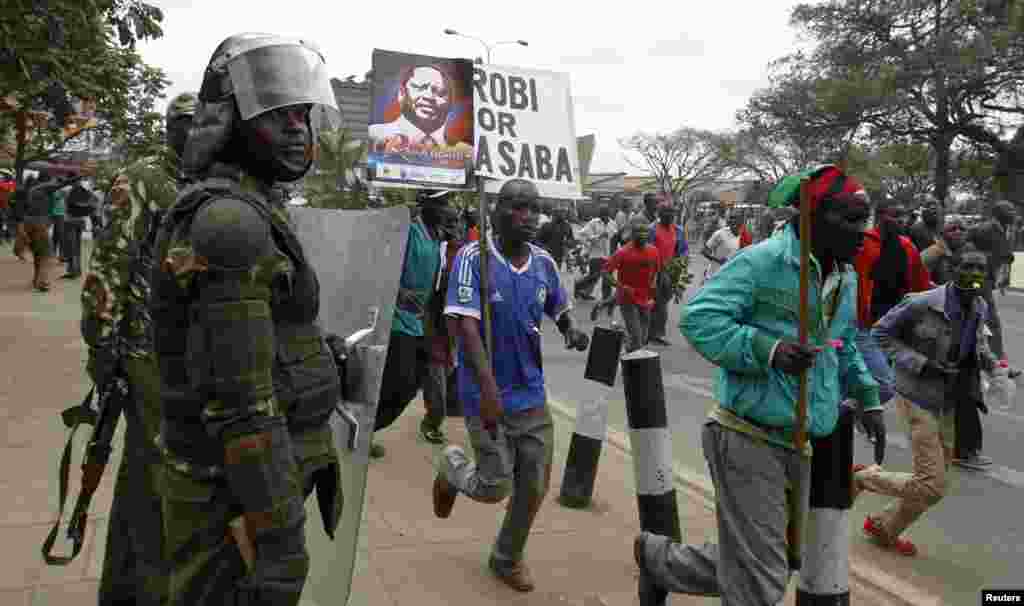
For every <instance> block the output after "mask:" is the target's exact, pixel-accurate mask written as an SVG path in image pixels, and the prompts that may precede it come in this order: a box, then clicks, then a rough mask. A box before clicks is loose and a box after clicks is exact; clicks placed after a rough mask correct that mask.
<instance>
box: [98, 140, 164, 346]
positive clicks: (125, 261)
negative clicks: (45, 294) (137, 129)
mask: <svg viewBox="0 0 1024 606" xmlns="http://www.w3.org/2000/svg"><path fill="white" fill-rule="evenodd" d="M170 165H171V164H170V162H169V159H167V158H163V157H159V156H154V157H150V158H145V159H143V160H140V161H138V162H136V163H134V164H132V165H130V166H128V167H127V168H126V169H125V170H124V171H122V172H121V174H119V175H118V176H117V178H116V179H115V180H114V185H113V188H112V189H111V191H110V199H111V211H110V223H109V225H108V227H107V229H106V230H105V231H104V233H103V235H102V237H101V238H100V239H99V240H97V241H96V242H95V248H94V250H93V254H92V258H91V260H90V263H89V270H88V273H87V275H86V278H85V284H84V287H83V289H82V319H83V322H82V332H83V335H82V336H83V338H84V339H85V341H86V343H88V344H89V346H90V347H94V348H100V349H104V348H107V347H109V346H110V345H111V343H110V340H111V337H112V335H113V332H114V328H115V326H117V325H119V324H121V323H123V322H124V321H125V318H126V317H127V318H131V320H130V321H129V322H127V325H125V326H124V327H123V331H122V333H121V336H122V337H123V338H124V340H125V342H126V343H127V345H128V346H129V348H130V350H131V351H130V353H133V354H141V353H144V352H146V351H149V350H150V345H149V336H148V333H149V324H150V317H149V311H148V308H147V304H146V303H147V299H148V297H149V276H148V275H145V272H142V271H138V270H137V269H138V268H135V269H136V270H135V271H133V266H134V265H135V257H136V255H137V254H138V253H137V251H138V250H139V246H140V243H141V242H142V240H143V239H144V238H145V237H146V234H147V233H148V231H149V226H150V222H151V221H152V220H153V216H154V213H155V212H156V211H159V210H164V209H167V208H169V207H170V206H171V205H172V204H174V199H175V197H176V196H177V189H178V184H177V181H176V180H175V178H174V177H173V176H172V174H173V173H172V172H170V171H169V170H168V167H169V166H170Z"/></svg>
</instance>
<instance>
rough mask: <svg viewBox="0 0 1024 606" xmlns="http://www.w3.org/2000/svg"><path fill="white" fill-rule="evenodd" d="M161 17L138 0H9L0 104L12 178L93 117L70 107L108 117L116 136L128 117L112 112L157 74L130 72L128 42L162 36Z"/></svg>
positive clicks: (0, 53)
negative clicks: (12, 132) (11, 143)
mask: <svg viewBox="0 0 1024 606" xmlns="http://www.w3.org/2000/svg"><path fill="white" fill-rule="evenodd" d="M162 20H163V13H162V12H161V11H160V9H158V8H156V7H153V6H151V5H149V4H146V3H145V2H141V1H139V0H91V1H90V2H81V1H80V0H50V1H42V0H21V1H19V2H12V3H8V8H5V14H4V19H3V20H2V21H0V59H2V60H0V100H2V105H0V109H2V110H4V111H6V112H9V113H11V114H13V116H14V124H15V128H16V132H17V135H16V141H15V171H16V174H17V179H18V183H19V184H20V183H21V180H22V175H23V172H24V169H25V167H26V166H27V165H28V163H29V162H32V161H36V160H47V159H51V158H52V157H53V156H54V155H55V154H57V153H59V152H60V151H61V150H62V149H64V147H65V146H66V145H67V144H68V142H70V141H71V140H73V139H75V138H77V137H79V136H81V135H82V133H83V132H85V130H86V129H87V128H91V127H92V126H93V125H94V123H93V122H91V121H89V120H88V119H85V118H82V117H80V116H75V115H74V114H75V113H76V111H80V110H82V109H83V106H91V107H95V108H98V109H99V111H100V113H101V114H103V115H105V116H107V117H109V118H113V122H111V123H110V127H109V128H110V129H111V130H110V133H111V134H112V136H114V137H115V138H116V137H117V136H118V135H119V134H121V133H120V132H119V129H121V128H123V127H124V126H125V125H126V124H130V123H131V121H130V120H127V119H124V120H122V119H121V118H119V117H121V116H124V115H125V114H128V113H129V111H130V109H131V107H132V100H133V97H132V95H133V94H134V93H137V92H138V90H139V86H143V87H145V84H142V83H144V82H145V83H150V84H152V83H154V82H156V80H157V79H156V78H153V77H152V76H153V73H152V72H145V71H143V73H142V74H141V75H140V74H139V73H137V69H138V66H140V65H142V60H141V57H139V55H138V54H137V53H136V52H135V43H136V41H137V40H144V39H152V38H158V37H160V36H162V35H163V30H162V29H161V28H160V23H161V22H162ZM75 100H78V102H79V103H81V104H82V105H81V106H79V107H78V108H76V107H75ZM143 112H145V109H144V108H143Z"/></svg>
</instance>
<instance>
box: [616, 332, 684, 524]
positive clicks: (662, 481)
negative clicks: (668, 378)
mask: <svg viewBox="0 0 1024 606" xmlns="http://www.w3.org/2000/svg"><path fill="white" fill-rule="evenodd" d="M622 384H623V387H624V389H625V392H626V416H627V419H628V422H629V444H630V447H631V449H632V451H633V472H634V473H633V475H634V477H635V478H636V500H637V509H638V510H639V514H640V528H641V529H642V530H645V531H647V532H652V533H655V534H659V535H662V536H667V537H671V538H672V539H673V540H675V541H676V542H680V543H681V542H682V540H683V533H682V530H681V529H680V526H679V508H678V505H677V504H676V489H675V475H674V473H673V471H672V436H671V434H670V433H669V429H668V415H667V414H666V411H665V385H664V383H663V381H662V376H661V356H659V355H658V354H657V353H654V352H652V351H647V350H645V349H640V350H637V351H634V352H632V353H629V354H626V355H624V356H622Z"/></svg>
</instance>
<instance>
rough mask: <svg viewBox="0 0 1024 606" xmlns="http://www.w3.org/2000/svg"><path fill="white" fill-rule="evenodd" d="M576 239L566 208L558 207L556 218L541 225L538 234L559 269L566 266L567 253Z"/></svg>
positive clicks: (542, 244) (538, 238)
mask: <svg viewBox="0 0 1024 606" xmlns="http://www.w3.org/2000/svg"><path fill="white" fill-rule="evenodd" d="M574 240H575V238H574V236H573V233H572V225H571V224H570V223H569V219H568V213H567V211H566V210H565V209H564V208H556V209H555V217H554V219H552V220H551V221H549V222H548V223H546V224H545V225H544V226H543V227H541V228H540V232H539V234H538V235H537V241H538V242H539V243H540V245H541V246H542V247H544V249H545V250H547V251H548V252H549V253H551V256H552V257H553V258H554V259H555V263H557V264H558V268H559V269H564V268H565V255H566V253H567V252H568V251H569V247H570V246H571V245H572V242H573V241H574Z"/></svg>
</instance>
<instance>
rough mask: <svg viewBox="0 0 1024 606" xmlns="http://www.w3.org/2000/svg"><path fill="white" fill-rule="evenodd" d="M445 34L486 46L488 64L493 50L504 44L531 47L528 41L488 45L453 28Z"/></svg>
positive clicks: (505, 41) (447, 29)
mask: <svg viewBox="0 0 1024 606" xmlns="http://www.w3.org/2000/svg"><path fill="white" fill-rule="evenodd" d="M444 33H445V34H447V35H449V36H459V37H462V38H469V39H470V40H476V41H477V42H479V43H480V44H482V45H483V46H484V50H486V51H487V63H490V62H491V49H492V48H494V47H495V46H500V45H502V44H518V45H519V46H529V45H530V44H529V43H528V42H527V41H526V40H502V41H501V42H493V43H491V44H488V43H487V42H484V41H483V40H481V39H480V38H477V37H476V36H470V35H469V34H463V33H461V32H457V31H455V30H453V29H451V28H446V29H445V30H444Z"/></svg>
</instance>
